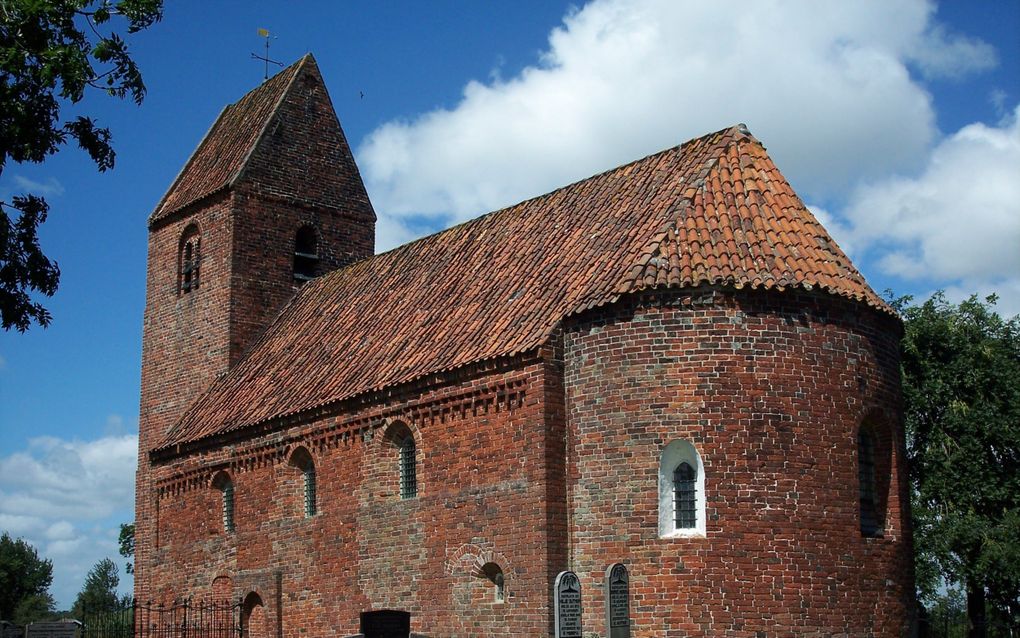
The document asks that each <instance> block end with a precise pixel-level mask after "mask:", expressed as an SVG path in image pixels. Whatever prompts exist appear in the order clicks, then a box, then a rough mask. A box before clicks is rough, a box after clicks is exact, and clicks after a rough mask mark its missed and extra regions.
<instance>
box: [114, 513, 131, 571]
mask: <svg viewBox="0 0 1020 638" xmlns="http://www.w3.org/2000/svg"><path fill="white" fill-rule="evenodd" d="M117 541H118V542H119V543H120V555H121V556H123V557H124V558H130V559H132V560H133V559H134V557H135V524H134V523H121V524H120V537H119V538H118V539H117ZM124 572H125V573H128V574H133V573H135V564H134V562H132V561H131V560H129V561H128V562H127V563H126V564H125V565H124Z"/></svg>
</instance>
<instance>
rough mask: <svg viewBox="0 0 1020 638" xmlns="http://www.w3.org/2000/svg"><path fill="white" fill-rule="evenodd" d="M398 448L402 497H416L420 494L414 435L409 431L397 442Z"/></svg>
mask: <svg viewBox="0 0 1020 638" xmlns="http://www.w3.org/2000/svg"><path fill="white" fill-rule="evenodd" d="M397 449H398V450H399V451H400V498H404V499H407V498H414V497H416V496H418V468H417V467H416V465H415V449H414V435H412V434H411V433H410V432H408V433H407V434H406V435H405V436H404V438H403V439H401V440H400V442H399V443H398V444H397Z"/></svg>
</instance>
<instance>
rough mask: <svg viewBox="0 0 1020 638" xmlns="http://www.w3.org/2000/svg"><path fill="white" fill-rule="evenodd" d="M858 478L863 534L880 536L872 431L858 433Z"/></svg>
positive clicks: (862, 430) (863, 430)
mask: <svg viewBox="0 0 1020 638" xmlns="http://www.w3.org/2000/svg"><path fill="white" fill-rule="evenodd" d="M857 480H858V486H859V495H860V503H861V535H862V536H878V535H879V532H880V531H881V529H880V526H879V523H878V506H877V502H876V498H875V444H874V441H873V439H872V436H871V433H870V432H868V431H867V430H866V429H864V428H861V430H860V431H859V432H858V433H857Z"/></svg>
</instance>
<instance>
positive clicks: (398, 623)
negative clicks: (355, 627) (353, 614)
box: [361, 609, 411, 638]
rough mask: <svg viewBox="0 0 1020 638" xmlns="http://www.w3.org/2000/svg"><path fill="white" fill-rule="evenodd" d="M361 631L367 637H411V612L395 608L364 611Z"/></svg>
mask: <svg viewBox="0 0 1020 638" xmlns="http://www.w3.org/2000/svg"><path fill="white" fill-rule="evenodd" d="M361 633H362V634H364V636H365V638H410V636H411V612H407V611H396V610H394V609H380V610H378V611H363V612H361Z"/></svg>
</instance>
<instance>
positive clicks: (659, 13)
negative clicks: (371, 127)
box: [358, 0, 994, 248]
mask: <svg viewBox="0 0 1020 638" xmlns="http://www.w3.org/2000/svg"><path fill="white" fill-rule="evenodd" d="M993 63H994V56H993V55H992V53H991V49H990V47H988V46H987V45H986V44H984V43H983V42H980V41H978V40H974V39H967V38H963V37H960V36H957V35H954V34H951V33H948V32H947V31H945V30H944V29H943V28H942V27H940V26H939V25H938V24H937V23H936V22H934V9H933V5H932V4H931V3H929V2H925V1H923V0H900V1H897V2H853V3H848V2H847V3H843V2H841V3H817V2H778V1H773V2H755V3H745V4H741V5H740V7H739V10H736V11H735V10H734V8H733V7H732V6H730V5H728V4H726V3H699V2H678V1H676V0H595V1H594V2H591V3H589V4H587V5H585V6H584V7H583V8H581V9H579V10H576V11H574V12H572V13H570V14H568V15H567V16H566V17H565V18H564V21H563V24H562V25H561V26H560V27H558V28H556V29H554V30H553V31H552V33H551V34H550V36H549V41H548V47H547V49H546V50H545V51H544V52H543V54H542V56H541V59H540V61H539V62H538V63H537V64H535V65H533V66H530V67H527V68H525V69H524V70H523V71H521V72H520V73H519V74H517V75H516V76H514V77H510V78H503V77H501V76H500V75H499V74H498V73H494V74H492V75H491V76H490V77H489V78H488V79H486V80H485V81H472V82H469V83H468V84H467V85H466V86H465V88H464V90H463V95H462V96H461V99H460V101H459V102H458V103H457V104H456V105H455V106H453V107H452V108H441V109H436V110H434V111H431V112H428V113H424V114H421V115H418V116H416V117H413V118H410V119H408V120H404V121H393V122H389V123H387V124H385V125H383V126H381V127H380V128H379V129H377V130H376V131H374V132H373V133H372V134H370V135H369V136H368V137H367V138H366V139H365V141H364V143H363V144H362V145H361V147H360V148H359V150H358V161H359V166H360V167H361V168H362V172H363V175H364V176H365V177H366V182H367V185H368V189H369V192H370V194H371V196H372V200H373V202H374V203H375V204H376V209H377V211H379V213H380V232H379V243H380V245H381V246H382V247H384V248H385V247H390V246H392V245H394V244H396V243H398V242H399V241H401V240H403V239H405V238H406V237H407V236H408V235H411V234H413V233H411V232H410V231H409V230H408V224H407V223H406V222H407V220H408V219H409V218H413V219H419V220H420V219H422V218H424V219H431V220H432V222H433V225H434V226H435V225H444V224H446V223H449V222H451V221H461V220H463V219H466V218H469V217H472V216H474V215H477V214H479V213H482V212H486V211H488V210H492V209H495V208H498V207H500V206H504V205H508V204H512V203H514V202H516V201H519V200H521V199H523V198H526V197H529V196H533V195H537V194H540V193H543V192H546V191H548V190H550V189H552V188H555V187H557V186H560V185H563V184H566V183H569V182H571V181H574V180H577V179H581V178H584V177H587V176H589V175H591V174H594V173H596V172H599V171H601V170H605V169H608V168H611V167H613V166H615V165H619V164H621V163H624V162H627V161H630V160H633V159H637V158H639V157H642V156H644V155H646V154H649V153H652V152H655V151H658V150H661V149H662V148H665V147H668V146H672V145H675V144H678V143H680V142H682V141H684V140H686V139H689V138H691V137H695V136H698V135H701V134H703V133H707V132H710V131H713V130H718V129H721V128H724V127H727V126H730V125H732V124H735V123H737V122H745V123H746V124H748V126H749V127H750V129H751V130H752V131H753V132H754V133H755V134H756V136H757V137H758V138H759V139H761V140H762V141H763V142H765V143H766V144H767V145H768V146H769V149H770V152H771V153H772V155H773V157H774V158H775V159H776V161H777V162H778V163H779V165H780V166H782V167H783V170H784V173H785V174H786V175H787V176H788V177H789V178H790V179H791V181H792V182H793V184H794V186H795V187H796V188H797V189H798V190H799V191H800V192H801V193H802V195H805V196H807V197H809V198H811V199H813V200H816V201H827V200H828V199H831V198H832V197H833V196H836V195H840V194H843V193H845V192H846V191H847V190H848V189H849V188H850V186H851V185H852V184H854V183H856V181H857V180H859V179H860V178H862V177H865V178H866V177H875V176H878V175H882V174H887V173H889V172H891V171H902V170H911V169H916V168H917V167H919V166H920V165H921V164H922V163H923V158H924V156H925V153H926V152H927V150H928V149H929V147H930V145H931V143H932V141H933V140H934V139H935V137H936V134H937V131H936V129H935V118H934V113H933V110H932V105H931V97H930V95H929V94H928V92H927V91H926V90H925V89H924V87H923V86H922V85H921V84H920V83H919V82H918V81H917V80H916V79H915V78H914V77H912V75H911V69H919V70H920V71H921V72H923V74H925V75H929V76H934V75H942V76H946V75H949V76H958V75H961V74H964V73H968V72H973V71H976V70H980V69H982V68H986V67H987V66H988V65H991V64H993Z"/></svg>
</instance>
